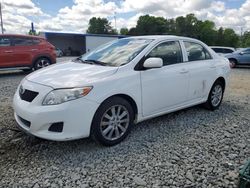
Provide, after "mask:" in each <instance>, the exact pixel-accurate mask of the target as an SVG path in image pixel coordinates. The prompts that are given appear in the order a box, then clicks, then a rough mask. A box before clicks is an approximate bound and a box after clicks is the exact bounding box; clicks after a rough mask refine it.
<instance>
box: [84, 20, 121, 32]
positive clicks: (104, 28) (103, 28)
mask: <svg viewBox="0 0 250 188" xmlns="http://www.w3.org/2000/svg"><path fill="white" fill-rule="evenodd" d="M87 33H92V34H117V31H116V30H115V29H113V28H112V26H111V24H110V22H109V21H108V20H107V19H106V18H100V17H99V18H96V17H93V18H91V19H90V20H89V26H88V30H87Z"/></svg>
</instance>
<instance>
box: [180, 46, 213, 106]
mask: <svg viewBox="0 0 250 188" xmlns="http://www.w3.org/2000/svg"><path fill="white" fill-rule="evenodd" d="M183 45H184V48H185V54H186V65H187V69H188V71H189V73H190V77H189V80H190V82H189V91H188V100H189V101H190V102H191V103H195V102H196V101H197V102H198V101H200V100H201V99H203V98H204V97H205V96H206V95H207V94H208V92H209V91H210V87H211V85H212V84H213V83H212V82H213V81H214V80H215V78H216V75H217V73H216V63H215V62H214V60H213V59H212V56H211V55H210V53H209V51H208V50H207V49H206V48H205V47H204V46H203V45H202V44H200V43H196V42H193V41H183Z"/></svg>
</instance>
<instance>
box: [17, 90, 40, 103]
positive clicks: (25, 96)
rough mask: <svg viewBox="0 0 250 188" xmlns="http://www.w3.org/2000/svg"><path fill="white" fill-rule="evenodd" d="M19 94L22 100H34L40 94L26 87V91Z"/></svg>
mask: <svg viewBox="0 0 250 188" xmlns="http://www.w3.org/2000/svg"><path fill="white" fill-rule="evenodd" d="M19 95H20V98H21V99H22V100H24V101H27V102H32V101H33V100H34V99H35V98H36V96H37V95H38V92H36V91H30V90H28V89H25V90H24V92H19Z"/></svg>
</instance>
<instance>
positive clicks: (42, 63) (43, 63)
mask: <svg viewBox="0 0 250 188" xmlns="http://www.w3.org/2000/svg"><path fill="white" fill-rule="evenodd" d="M50 64H51V62H50V60H49V59H48V58H45V57H41V58H39V59H37V60H36V61H35V63H34V69H35V70H38V69H41V68H44V67H47V66H49V65H50Z"/></svg>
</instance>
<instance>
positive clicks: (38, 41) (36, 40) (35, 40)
mask: <svg viewBox="0 0 250 188" xmlns="http://www.w3.org/2000/svg"><path fill="white" fill-rule="evenodd" d="M40 42H41V41H40V40H39V39H33V44H34V45H37V44H39V43H40Z"/></svg>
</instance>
